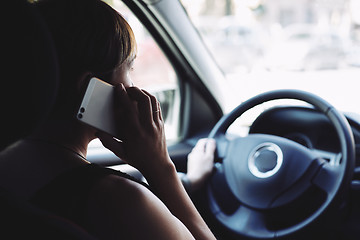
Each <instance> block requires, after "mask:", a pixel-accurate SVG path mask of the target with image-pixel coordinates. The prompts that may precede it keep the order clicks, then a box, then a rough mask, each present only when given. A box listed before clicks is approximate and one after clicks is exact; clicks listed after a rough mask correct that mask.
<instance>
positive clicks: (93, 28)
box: [0, 0, 215, 239]
mask: <svg viewBox="0 0 360 240" xmlns="http://www.w3.org/2000/svg"><path fill="white" fill-rule="evenodd" d="M37 6H38V8H39V9H40V11H41V13H42V14H43V16H44V18H45V19H46V21H47V22H48V25H49V28H50V31H51V32H52V35H53V38H54V42H55V45H56V48H57V50H58V55H59V56H58V57H59V65H60V72H61V76H60V89H59V96H58V99H57V102H56V104H55V107H54V109H53V111H52V113H51V115H50V117H49V118H48V119H47V120H46V122H45V123H44V124H43V125H41V127H39V129H37V131H35V133H34V134H32V135H31V136H30V137H28V138H26V139H24V140H21V141H19V142H17V143H16V144H15V145H13V146H11V147H9V148H7V149H6V150H5V151H4V152H2V153H1V156H0V182H1V183H2V185H3V186H2V187H4V188H6V189H8V190H10V191H12V192H15V193H16V194H17V195H19V196H21V197H23V198H26V199H29V200H30V201H32V202H33V203H34V204H37V205H39V206H41V207H44V208H46V209H48V210H50V211H54V212H56V213H57V214H59V215H62V216H64V217H67V218H69V219H71V220H73V221H74V222H76V223H77V224H79V225H81V226H82V227H84V228H85V229H86V230H87V231H88V232H89V233H91V234H93V235H94V236H96V237H98V238H99V239H194V238H195V239H214V236H213V235H212V233H211V231H210V230H209V229H208V227H207V226H206V224H205V222H204V221H203V219H202V218H201V216H200V215H199V213H198V212H197V210H196V209H195V207H194V206H193V204H192V202H191V200H190V199H189V197H188V195H187V194H186V192H185V190H184V188H183V186H182V184H181V181H180V180H179V178H178V176H177V173H176V169H175V167H174V164H173V163H172V161H171V159H170V157H169V155H168V152H167V148H166V141H165V136H164V124H163V120H162V116H161V109H160V106H159V102H158V101H157V100H156V99H155V98H154V97H153V96H152V95H151V94H149V93H148V92H146V91H144V90H140V89H138V88H136V87H134V86H133V84H132V81H131V79H130V76H129V71H130V70H131V68H132V63H133V61H134V59H135V56H136V43H135V39H134V35H133V33H132V30H131V28H130V26H129V25H128V24H127V22H126V21H125V20H124V19H123V18H122V17H121V16H120V15H119V14H118V13H117V12H116V11H114V10H113V9H112V8H111V7H109V6H108V5H106V4H105V3H103V2H101V1H100V0H47V1H45V0H44V1H39V2H38V3H37ZM91 76H96V77H99V78H101V79H103V80H104V81H107V82H109V83H111V84H113V85H115V86H116V94H115V95H116V96H115V104H116V106H117V108H116V113H115V115H116V117H117V121H118V123H119V125H118V133H119V134H118V136H120V139H121V141H117V140H115V139H114V138H113V137H112V136H110V135H107V134H105V133H102V132H98V131H97V130H96V129H94V128H92V127H89V126H86V125H83V124H81V123H80V122H78V121H77V120H75V118H74V114H75V113H76V108H77V107H78V104H79V101H80V100H81V96H82V92H83V91H84V89H85V88H86V85H87V83H88V81H89V79H90V77H91ZM96 136H97V137H99V138H100V140H101V141H102V142H103V144H104V146H105V147H107V148H108V149H110V150H111V151H112V152H114V153H115V154H116V155H117V156H119V157H120V158H122V159H123V160H124V161H126V162H127V163H129V164H130V165H132V166H134V167H135V168H137V169H138V170H140V171H141V173H142V174H143V175H144V176H145V178H146V179H147V182H148V186H147V185H143V184H139V183H138V182H136V181H135V180H133V179H131V178H130V177H128V176H127V175H125V174H122V173H118V172H115V171H112V170H109V169H104V168H101V167H98V166H94V165H93V164H89V162H87V161H86V151H87V146H88V143H89V142H90V141H91V140H93V139H94V138H96ZM199 145H201V147H199ZM199 145H198V148H200V149H201V151H200V152H202V155H207V156H208V157H209V156H210V155H211V154H213V151H214V149H215V143H214V142H213V141H210V142H209V143H208V144H207V147H206V149H207V150H206V151H204V148H205V145H206V143H205V142H203V143H199ZM194 151H196V150H194ZM194 155H196V154H194V153H193V154H192V155H190V156H194ZM208 172H210V170H209V171H208ZM189 177H190V176H189Z"/></svg>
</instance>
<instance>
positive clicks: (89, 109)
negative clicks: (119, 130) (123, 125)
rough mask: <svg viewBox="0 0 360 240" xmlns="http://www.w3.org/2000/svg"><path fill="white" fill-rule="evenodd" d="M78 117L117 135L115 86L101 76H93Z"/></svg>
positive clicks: (97, 127)
mask: <svg viewBox="0 0 360 240" xmlns="http://www.w3.org/2000/svg"><path fill="white" fill-rule="evenodd" d="M76 118H77V119H78V120H79V121H81V122H83V123H85V124H88V125H90V126H92V127H95V128H96V129H98V130H100V131H103V132H106V133H109V134H111V135H112V136H116V128H115V117H114V86H113V85H111V84H109V83H106V82H104V81H102V80H100V79H99V78H96V77H93V78H91V79H90V81H89V85H88V87H87V89H86V92H85V95H84V97H83V100H82V102H81V105H80V107H79V109H78V112H77V114H76Z"/></svg>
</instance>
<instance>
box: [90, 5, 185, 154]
mask: <svg viewBox="0 0 360 240" xmlns="http://www.w3.org/2000/svg"><path fill="white" fill-rule="evenodd" d="M105 2H107V3H108V4H109V5H111V6H112V7H113V8H114V9H116V10H117V11H118V12H119V13H120V14H121V15H122V16H123V17H124V18H125V19H126V20H127V21H128V23H129V24H130V26H131V28H132V30H133V31H134V34H135V38H136V42H137V47H138V53H137V57H136V59H135V62H134V67H133V70H132V71H131V78H132V80H133V82H134V85H135V86H137V87H139V88H142V89H145V90H147V91H148V92H150V93H151V94H153V95H154V96H155V97H156V98H157V99H158V100H159V101H160V104H161V109H162V115H163V119H164V122H165V134H166V138H167V140H168V141H175V140H176V139H177V137H178V129H179V128H178V125H179V122H178V121H179V108H180V107H179V106H180V103H179V102H180V101H179V89H178V83H177V77H176V74H175V71H174V69H173V67H172V66H171V64H170V63H169V61H168V59H167V58H166V56H165V55H164V53H163V52H162V50H161V49H160V48H159V46H158V45H157V43H156V42H155V41H154V39H153V38H152V36H151V35H150V34H149V33H148V31H147V30H146V28H145V27H144V26H143V25H142V23H141V22H140V21H139V20H138V19H137V17H136V16H135V15H134V14H133V13H132V12H131V11H130V10H129V9H128V8H127V7H126V5H125V4H124V3H122V2H121V1H120V0H108V1H105ZM98 146H101V143H100V142H99V141H98V140H94V141H93V142H92V143H90V146H89V147H90V148H91V147H98Z"/></svg>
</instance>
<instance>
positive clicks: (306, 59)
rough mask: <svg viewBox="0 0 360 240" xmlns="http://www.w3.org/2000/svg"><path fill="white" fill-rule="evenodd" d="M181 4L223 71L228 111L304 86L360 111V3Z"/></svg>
mask: <svg viewBox="0 0 360 240" xmlns="http://www.w3.org/2000/svg"><path fill="white" fill-rule="evenodd" d="M181 2H182V4H183V6H184V7H185V9H186V10H187V13H188V15H189V17H190V18H191V20H192V22H193V24H194V25H195V27H196V28H197V29H198V32H199V34H200V35H201V37H202V39H203V41H204V43H205V44H206V45H207V47H208V49H209V51H210V52H211V53H212V55H213V57H214V58H215V60H216V61H217V62H218V65H219V66H220V67H221V68H222V70H223V72H224V73H225V75H226V81H227V82H226V83H225V84H226V85H228V86H229V88H228V89H229V90H228V91H229V94H227V97H228V99H227V101H226V102H227V103H226V105H227V109H226V110H227V111H230V110H231V109H233V107H235V106H237V105H238V104H239V103H241V102H242V101H244V100H246V99H249V98H251V97H253V96H255V95H257V94H259V93H262V92H265V91H269V90H274V89H300V90H305V91H309V92H312V93H314V94H317V95H319V96H320V97H322V98H324V99H326V100H327V101H329V102H330V103H331V104H333V105H334V106H335V107H337V108H338V109H339V110H342V111H345V112H354V113H360V108H359V107H358V105H359V103H360V94H359V93H358V92H359V88H358V87H357V86H360V17H359V16H360V0H332V1H324V0H293V1H288V0H201V1H191V0H181ZM355 86H356V87H355ZM271 106H272V105H271V104H265V105H264V106H263V108H267V107H271ZM254 117H255V115H254V116H252V118H254ZM246 122H251V121H249V120H248V121H246ZM246 124H248V123H246Z"/></svg>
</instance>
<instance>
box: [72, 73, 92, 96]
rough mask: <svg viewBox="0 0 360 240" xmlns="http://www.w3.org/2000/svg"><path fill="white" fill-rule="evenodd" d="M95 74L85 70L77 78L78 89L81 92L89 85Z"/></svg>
mask: <svg viewBox="0 0 360 240" xmlns="http://www.w3.org/2000/svg"><path fill="white" fill-rule="evenodd" d="M93 76H94V74H93V73H92V72H83V73H82V74H80V75H79V77H78V78H77V81H76V82H77V86H76V87H77V89H78V91H79V92H84V91H85V89H86V87H87V85H88V84H89V81H90V79H91V78H92V77H93Z"/></svg>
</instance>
